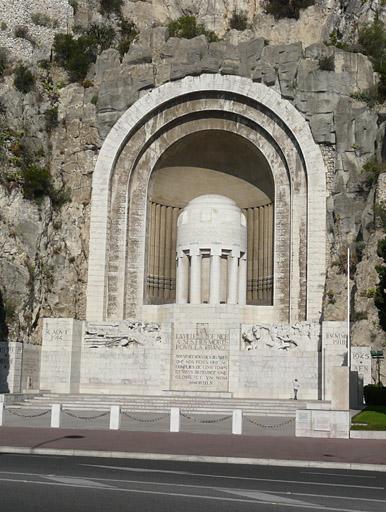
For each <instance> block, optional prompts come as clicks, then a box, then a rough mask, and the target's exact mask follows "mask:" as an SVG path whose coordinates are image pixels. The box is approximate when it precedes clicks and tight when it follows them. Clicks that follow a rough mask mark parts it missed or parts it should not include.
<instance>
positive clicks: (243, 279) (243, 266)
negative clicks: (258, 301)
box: [239, 255, 247, 306]
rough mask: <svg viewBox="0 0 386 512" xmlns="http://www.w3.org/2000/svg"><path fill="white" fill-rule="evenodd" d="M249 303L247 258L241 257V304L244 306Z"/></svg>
mask: <svg viewBox="0 0 386 512" xmlns="http://www.w3.org/2000/svg"><path fill="white" fill-rule="evenodd" d="M246 302H247V258H246V255H244V256H241V257H240V262H239V304H240V305H241V306H244V305H245V304H246Z"/></svg>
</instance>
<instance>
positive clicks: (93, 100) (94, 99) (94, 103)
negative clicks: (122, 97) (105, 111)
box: [90, 94, 98, 105]
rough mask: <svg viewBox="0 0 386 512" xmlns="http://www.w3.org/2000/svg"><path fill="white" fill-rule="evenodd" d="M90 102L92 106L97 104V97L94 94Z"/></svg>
mask: <svg viewBox="0 0 386 512" xmlns="http://www.w3.org/2000/svg"><path fill="white" fill-rule="evenodd" d="M90 101H91V103H92V104H93V105H96V104H97V102H98V96H97V95H96V94H94V96H93V97H92V98H91V100H90Z"/></svg>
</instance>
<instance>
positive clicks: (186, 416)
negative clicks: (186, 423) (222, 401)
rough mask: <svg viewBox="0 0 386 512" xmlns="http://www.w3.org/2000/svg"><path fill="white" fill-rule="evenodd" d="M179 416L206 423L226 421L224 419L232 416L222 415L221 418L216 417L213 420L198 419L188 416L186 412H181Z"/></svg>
mask: <svg viewBox="0 0 386 512" xmlns="http://www.w3.org/2000/svg"><path fill="white" fill-rule="evenodd" d="M181 416H182V417H183V418H186V419H187V420H191V421H194V422H195V423H207V424H210V423H220V422H221V421H226V420H229V419H231V418H232V415H230V416H222V417H221V418H216V419H214V420H200V419H198V418H194V417H193V416H189V415H188V414H184V413H183V412H181Z"/></svg>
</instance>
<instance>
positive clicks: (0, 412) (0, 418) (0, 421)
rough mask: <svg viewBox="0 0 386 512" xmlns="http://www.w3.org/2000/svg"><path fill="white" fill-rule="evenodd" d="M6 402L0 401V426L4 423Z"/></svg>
mask: <svg viewBox="0 0 386 512" xmlns="http://www.w3.org/2000/svg"><path fill="white" fill-rule="evenodd" d="M3 416H4V402H0V427H1V426H2V425H3Z"/></svg>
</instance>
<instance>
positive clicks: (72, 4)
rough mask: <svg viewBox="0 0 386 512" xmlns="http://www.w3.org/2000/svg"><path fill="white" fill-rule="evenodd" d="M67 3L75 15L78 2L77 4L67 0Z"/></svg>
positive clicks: (74, 1)
mask: <svg viewBox="0 0 386 512" xmlns="http://www.w3.org/2000/svg"><path fill="white" fill-rule="evenodd" d="M68 3H69V5H70V6H71V7H72V8H73V10H74V14H76V11H77V10H78V2H77V0H68Z"/></svg>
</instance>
